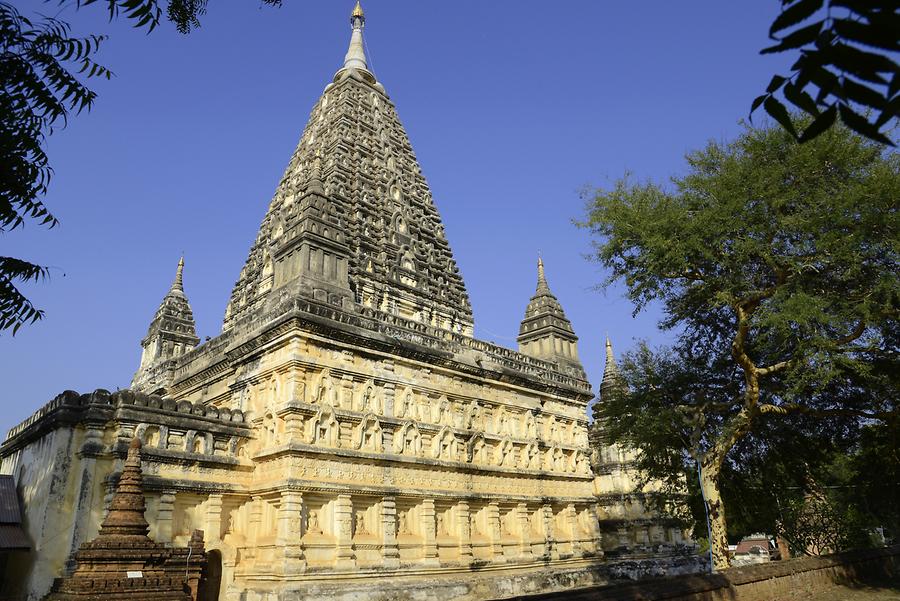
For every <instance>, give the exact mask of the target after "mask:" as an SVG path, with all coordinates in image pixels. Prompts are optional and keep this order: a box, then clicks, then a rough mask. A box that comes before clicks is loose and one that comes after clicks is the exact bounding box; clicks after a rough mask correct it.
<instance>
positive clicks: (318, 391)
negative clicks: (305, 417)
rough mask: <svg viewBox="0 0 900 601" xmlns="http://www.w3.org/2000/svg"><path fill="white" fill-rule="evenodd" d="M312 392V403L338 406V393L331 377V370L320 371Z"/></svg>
mask: <svg viewBox="0 0 900 601" xmlns="http://www.w3.org/2000/svg"><path fill="white" fill-rule="evenodd" d="M313 391H314V392H313V398H312V401H313V402H314V403H319V404H323V403H328V404H329V405H331V406H333V407H336V406H337V405H338V392H337V388H336V387H335V385H334V380H333V379H332V377H331V370H329V369H324V370H322V373H321V374H320V375H319V379H318V381H317V382H316V385H315V386H314V387H313Z"/></svg>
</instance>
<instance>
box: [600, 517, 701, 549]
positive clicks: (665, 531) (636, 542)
mask: <svg viewBox="0 0 900 601" xmlns="http://www.w3.org/2000/svg"><path fill="white" fill-rule="evenodd" d="M601 528H602V530H603V536H602V538H603V548H604V549H606V550H613V549H621V548H625V549H632V550H638V549H641V548H647V547H657V546H659V545H668V546H672V547H692V546H694V544H695V543H694V542H693V541H692V540H691V539H690V536H689V534H688V533H687V532H686V531H685V530H683V529H682V528H680V527H678V526H673V525H670V524H665V523H663V522H653V521H645V522H643V523H616V524H604V523H601Z"/></svg>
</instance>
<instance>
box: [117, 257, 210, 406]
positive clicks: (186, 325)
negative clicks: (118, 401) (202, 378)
mask: <svg viewBox="0 0 900 601" xmlns="http://www.w3.org/2000/svg"><path fill="white" fill-rule="evenodd" d="M199 342H200V339H199V338H198V337H197V332H196V327H195V325H194V313H193V312H192V311H191V305H190V304H189V303H188V299H187V296H185V294H184V257H181V259H180V260H179V261H178V268H177V269H176V271H175V280H174V281H173V282H172V286H171V288H169V292H168V293H166V296H165V297H164V298H163V300H162V302H161V303H160V305H159V308H158V309H157V310H156V315H155V316H154V317H153V321H151V322H150V327H149V328H148V330H147V335H146V336H145V337H144V339H143V340H141V347H142V349H143V351H142V352H141V366H140V367H139V368H138V371H137V373H135V374H134V378H133V379H132V382H131V384H132V386H136V387H141V388H147V389H152V388H154V382H153V374H154V373H155V372H158V371H159V370H160V368H161V367H162V366H163V365H164V364H165V363H166V362H167V361H169V360H171V359H174V358H176V357H179V356H181V355H183V354H184V353H186V352H188V351H189V350H191V349H193V348H194V347H195V346H197V343H199Z"/></svg>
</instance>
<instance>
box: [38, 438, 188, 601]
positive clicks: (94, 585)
mask: <svg viewBox="0 0 900 601" xmlns="http://www.w3.org/2000/svg"><path fill="white" fill-rule="evenodd" d="M142 482H143V476H142V474H141V443H140V441H139V440H138V439H137V438H135V439H134V440H133V441H132V442H131V445H130V446H129V448H128V458H127V459H126V460H125V468H124V469H123V470H122V475H121V477H120V478H119V483H118V486H117V487H116V494H115V495H114V496H113V498H112V501H111V502H110V506H109V514H108V515H107V516H106V519H104V520H103V524H102V525H101V526H100V533H99V534H98V535H97V538H95V539H94V540H92V541H90V542H86V543H84V544H83V545H81V548H80V549H79V550H78V551H76V552H75V555H74V559H75V564H76V568H75V571H74V572H73V573H72V575H71V576H68V577H65V578H58V579H57V580H56V581H55V582H54V584H53V589H52V590H51V592H50V594H49V595H48V596H47V597H45V601H76V600H78V601H88V600H90V601H94V600H97V601H100V600H111V599H119V600H121V599H126V598H127V599H128V600H129V601H157V600H163V599H166V600H176V599H177V600H179V601H196V599H197V588H198V585H199V581H200V572H201V571H202V569H203V566H204V564H205V562H206V555H205V553H204V551H203V532H202V531H200V530H195V531H194V533H193V535H192V536H191V541H190V543H188V546H187V547H180V548H172V547H167V546H166V545H164V544H162V543H157V542H155V541H154V540H153V539H151V538H150V537H149V536H147V533H148V531H149V526H148V524H147V520H146V519H144V509H145V504H144V491H143V488H142Z"/></svg>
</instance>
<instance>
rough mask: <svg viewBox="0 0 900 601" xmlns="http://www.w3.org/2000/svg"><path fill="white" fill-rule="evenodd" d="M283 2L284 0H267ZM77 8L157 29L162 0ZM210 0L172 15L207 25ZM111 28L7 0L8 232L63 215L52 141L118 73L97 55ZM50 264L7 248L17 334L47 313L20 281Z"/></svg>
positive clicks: (52, 222) (2, 28)
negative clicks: (56, 198) (82, 27)
mask: <svg viewBox="0 0 900 601" xmlns="http://www.w3.org/2000/svg"><path fill="white" fill-rule="evenodd" d="M262 2H263V3H264V4H269V5H278V4H280V3H281V1H280V0H262ZM60 4H62V5H66V4H70V5H74V6H75V7H76V8H81V7H83V6H87V5H91V4H105V6H106V10H107V11H108V13H109V18H110V19H114V18H118V17H120V16H122V17H124V18H125V19H126V20H128V21H130V22H132V23H133V24H134V26H135V27H139V28H143V29H146V30H147V31H152V30H153V29H154V28H155V27H156V26H157V25H159V22H160V18H161V16H162V8H161V6H160V4H161V3H160V1H159V0H62V1H61V2H60ZM206 4H207V3H206V0H168V1H167V2H165V6H166V12H167V16H168V18H169V20H170V21H172V23H173V24H174V25H175V27H176V28H177V29H178V31H180V32H182V33H188V32H190V31H191V29H192V28H196V27H198V26H199V25H200V21H199V19H200V17H201V16H202V15H203V14H204V13H205V12H206ZM104 39H105V38H104V36H96V35H89V36H85V37H76V36H73V35H72V32H71V28H70V27H69V25H68V24H67V23H65V22H64V21H61V20H59V19H55V18H51V17H44V16H37V17H35V18H29V17H27V16H25V15H22V14H21V13H20V12H19V11H18V10H17V9H16V8H15V7H14V6H12V5H11V4H8V3H6V2H0V86H2V91H0V169H2V171H0V234H2V233H4V232H8V231H11V230H14V229H17V228H20V227H24V225H25V223H26V222H28V221H32V222H37V223H38V224H39V225H43V226H47V227H50V228H53V227H54V226H56V225H57V224H58V221H57V219H56V217H54V216H53V214H52V213H51V212H50V210H49V209H48V208H47V207H46V206H45V205H44V202H43V200H42V198H43V196H44V195H45V194H46V193H47V189H48V186H49V185H50V179H51V176H52V175H53V169H52V168H51V167H50V162H49V157H48V156H47V154H46V152H45V142H46V138H47V136H49V135H50V134H51V133H52V132H53V130H54V128H56V127H61V126H62V127H64V126H65V124H66V122H67V120H68V118H69V117H70V116H72V115H73V114H74V115H77V114H78V113H81V112H82V111H85V110H90V109H91V107H92V106H93V104H94V100H95V99H96V93H95V92H94V91H92V90H91V89H90V88H89V87H88V85H87V80H89V79H91V78H96V77H102V78H106V79H109V78H110V77H111V76H112V73H111V72H110V70H109V69H107V68H106V67H104V66H102V65H100V64H99V63H97V62H96V61H95V60H94V57H95V55H96V54H97V52H98V51H99V49H100V45H101V43H102V42H103V40H104ZM47 276H48V270H47V268H46V267H43V266H41V265H37V264H35V263H32V262H30V261H27V260H24V259H21V258H16V257H6V256H0V332H2V331H4V330H8V329H11V330H12V332H13V333H14V334H15V332H17V331H18V330H19V328H21V327H22V326H23V325H25V324H28V323H34V322H35V321H37V320H39V319H41V318H42V317H43V311H41V310H40V309H38V308H37V307H35V306H34V305H33V304H32V302H31V301H30V300H29V299H28V298H27V297H26V296H25V295H24V294H23V293H22V292H21V291H20V290H19V288H18V286H17V285H20V284H21V283H27V282H32V281H36V280H40V279H43V278H46V277H47Z"/></svg>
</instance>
